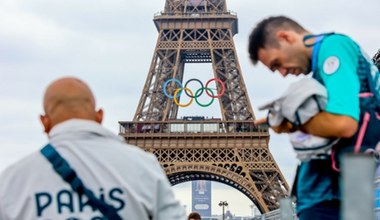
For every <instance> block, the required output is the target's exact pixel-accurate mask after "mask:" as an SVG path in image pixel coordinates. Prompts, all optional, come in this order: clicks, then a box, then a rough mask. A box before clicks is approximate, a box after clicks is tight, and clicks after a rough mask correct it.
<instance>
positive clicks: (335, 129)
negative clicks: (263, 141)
mask: <svg viewBox="0 0 380 220" xmlns="http://www.w3.org/2000/svg"><path fill="white" fill-rule="evenodd" d="M266 122H267V120H266V118H261V119H258V120H256V121H255V124H256V125H259V124H265V123H266ZM270 128H271V129H272V130H273V131H274V132H276V133H289V132H294V131H296V130H297V128H295V127H293V125H292V124H291V123H290V122H289V121H287V120H286V119H285V120H284V121H283V122H282V123H281V124H280V125H279V126H275V127H274V126H272V127H270ZM357 129H358V122H357V121H356V120H355V119H353V118H352V117H350V116H345V115H337V114H331V113H328V112H320V113H318V114H317V115H315V116H314V117H313V118H311V119H310V120H309V121H308V122H306V123H305V124H303V125H302V126H301V127H300V128H299V130H301V131H303V132H305V133H308V134H312V135H316V136H320V137H326V138H336V137H338V138H348V137H351V136H353V135H354V134H355V132H356V131H357Z"/></svg>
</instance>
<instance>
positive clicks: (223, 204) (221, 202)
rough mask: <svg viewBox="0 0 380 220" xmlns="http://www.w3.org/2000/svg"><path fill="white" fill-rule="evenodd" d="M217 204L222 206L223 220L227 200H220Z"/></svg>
mask: <svg viewBox="0 0 380 220" xmlns="http://www.w3.org/2000/svg"><path fill="white" fill-rule="evenodd" d="M219 206H221V207H222V219H223V220H224V207H225V206H228V203H227V201H220V202H219Z"/></svg>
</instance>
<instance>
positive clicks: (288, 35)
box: [276, 30, 295, 44]
mask: <svg viewBox="0 0 380 220" xmlns="http://www.w3.org/2000/svg"><path fill="white" fill-rule="evenodd" d="M276 37H277V39H278V41H279V42H281V41H285V42H287V43H290V44H292V43H294V41H295V36H294V32H293V31H286V30H281V31H278V32H277V33H276Z"/></svg>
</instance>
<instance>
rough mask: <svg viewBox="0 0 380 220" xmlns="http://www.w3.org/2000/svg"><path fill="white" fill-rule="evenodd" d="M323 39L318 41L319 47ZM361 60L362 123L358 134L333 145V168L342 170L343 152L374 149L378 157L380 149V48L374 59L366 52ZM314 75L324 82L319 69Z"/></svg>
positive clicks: (368, 151) (359, 67)
mask: <svg viewBox="0 0 380 220" xmlns="http://www.w3.org/2000/svg"><path fill="white" fill-rule="evenodd" d="M322 40H323V39H322ZM322 40H320V41H319V42H317V43H316V45H315V46H316V47H317V50H319V47H320V44H321V43H322ZM316 54H318V53H316ZM314 56H317V55H313V57H314ZM313 60H314V61H315V60H316V58H313ZM358 62H359V63H358V64H359V65H358V69H357V71H356V72H357V74H358V77H359V81H360V95H359V97H360V100H359V103H360V120H359V126H358V131H357V132H356V133H355V135H354V136H352V137H350V138H341V139H340V140H339V142H338V143H337V144H336V145H334V146H333V148H332V152H331V159H332V168H333V169H334V170H336V171H338V172H339V171H340V169H339V164H340V163H341V161H342V156H343V155H344V154H346V153H371V154H374V156H376V157H378V152H380V73H379V69H378V67H376V66H375V65H374V63H375V64H377V66H380V50H379V52H378V53H377V54H376V55H375V57H374V58H373V60H371V59H370V58H368V57H365V56H364V53H363V52H362V53H361V54H360V56H359V59H358ZM313 77H314V78H315V79H317V80H318V81H319V82H320V83H322V84H323V81H322V79H321V77H320V76H319V74H318V71H313Z"/></svg>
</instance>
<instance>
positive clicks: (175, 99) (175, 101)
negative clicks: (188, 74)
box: [174, 87, 193, 107]
mask: <svg viewBox="0 0 380 220" xmlns="http://www.w3.org/2000/svg"><path fill="white" fill-rule="evenodd" d="M182 90H185V92H186V91H189V92H190V94H191V95H193V91H191V90H190V89H189V88H186V87H185V88H179V89H177V90H176V91H175V92H174V103H175V104H177V105H178V106H179V107H187V106H189V105H191V103H193V98H191V99H190V102H188V103H187V104H180V103H179V102H178V99H177V94H178V92H180V91H181V92H182ZM186 94H187V93H186Z"/></svg>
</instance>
